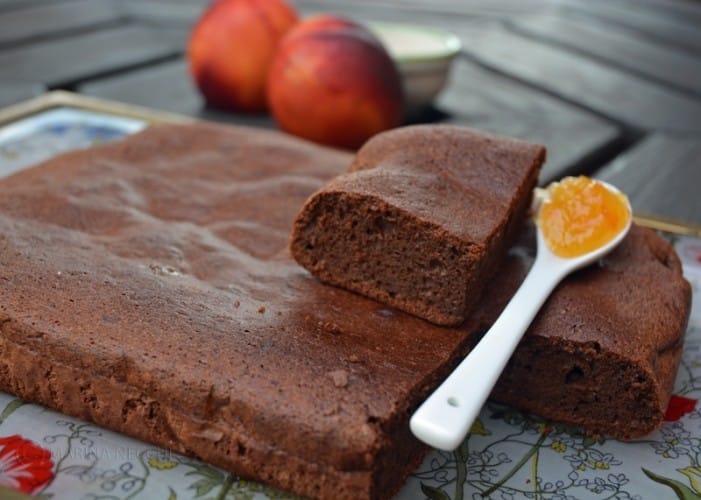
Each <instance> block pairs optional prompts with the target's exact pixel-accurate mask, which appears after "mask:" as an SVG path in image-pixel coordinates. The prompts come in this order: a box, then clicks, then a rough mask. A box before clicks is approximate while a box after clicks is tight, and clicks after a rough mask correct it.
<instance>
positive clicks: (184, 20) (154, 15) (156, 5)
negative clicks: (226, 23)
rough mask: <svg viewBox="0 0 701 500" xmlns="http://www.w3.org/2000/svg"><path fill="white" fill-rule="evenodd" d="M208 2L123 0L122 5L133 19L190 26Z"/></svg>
mask: <svg viewBox="0 0 701 500" xmlns="http://www.w3.org/2000/svg"><path fill="white" fill-rule="evenodd" d="M210 3H211V0H181V1H178V2H172V1H171V0H123V3H122V6H123V8H124V10H125V12H126V13H127V14H128V15H129V16H131V17H133V18H135V19H140V20H144V21H148V22H151V23H157V24H160V23H167V24H174V23H175V24H180V25H184V26H191V25H192V24H193V23H194V22H195V21H196V20H197V19H198V18H199V17H200V16H201V15H202V13H203V12H204V10H205V9H206V8H207V6H208V5H209V4H210Z"/></svg>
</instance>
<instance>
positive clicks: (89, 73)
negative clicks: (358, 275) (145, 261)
mask: <svg viewBox="0 0 701 500" xmlns="http://www.w3.org/2000/svg"><path fill="white" fill-rule="evenodd" d="M207 3H208V2H207V1H206V0H177V1H176V0H0V106H4V105H8V104H11V103H15V102H18V101H20V100H22V99H26V98H28V97H32V96H36V95H38V94H41V93H43V92H45V91H46V90H54V89H66V90H71V91H75V92H80V93H84V94H88V95H93V96H98V97H101V98H108V99H111V100H117V101H123V102H127V103H133V104H139V105H145V106H148V107H152V108H156V109H162V110H167V111H173V112H177V113H184V114H187V115H193V116H198V117H204V118H208V119H212V120H217V121H225V122H232V123H244V124H249V125H254V126H261V127H275V124H274V122H273V121H272V120H271V119H270V117H268V116H266V115H253V116H251V115H237V114H231V113H222V112H218V111H215V110H212V109H207V108H206V107H205V106H204V104H203V100H202V98H201V96H200V95H199V94H198V93H197V91H196V90H195V88H194V86H193V84H192V83H191V81H190V78H189V74H188V70H187V64H186V61H185V58H184V57H185V54H184V52H185V44H186V40H187V36H188V34H189V31H190V29H191V27H192V25H193V23H194V22H195V20H196V19H197V18H198V16H199V15H200V13H201V12H202V11H203V9H204V8H205V7H206V6H207ZM291 3H292V4H293V5H295V7H297V8H298V9H299V11H300V12H302V14H304V15H306V14H310V13H315V12H334V13H339V14H344V15H349V16H351V17H353V18H355V19H357V20H360V21H367V20H387V21H400V22H407V23H413V24H424V25H431V26H438V27H442V28H445V29H449V30H451V31H453V32H454V33H456V34H457V35H458V36H459V37H460V38H461V40H462V42H463V51H462V53H461V55H460V57H459V58H458V59H457V61H456V62H455V65H454V67H453V71H452V73H451V77H450V80H449V83H448V85H447V87H446V88H445V90H444V91H443V92H442V93H441V95H440V96H439V97H438V99H437V100H436V102H435V104H434V107H433V108H431V109H429V110H427V111H426V112H425V113H424V114H423V115H422V116H420V117H419V121H427V122H428V121H430V122H444V123H453V124H460V125H465V126H470V127H475V128H479V129H484V130H489V131H493V132H497V133H501V134H506V135H511V136H516V137H521V138H524V139H529V140H533V141H538V142H542V143H544V144H546V145H547V147H548V151H549V159H548V162H547V164H546V166H545V169H544V172H543V176H542V178H541V181H542V182H543V183H545V182H548V181H550V180H553V179H556V178H558V177H561V176H563V175H566V174H573V173H586V174H590V175H595V176H597V177H600V178H603V179H606V180H609V181H610V182H612V183H614V184H616V185H618V186H619V187H620V188H622V189H623V190H624V191H626V192H627V193H628V194H629V196H630V197H631V201H632V203H633V207H634V209H635V211H636V212H637V213H638V214H646V215H654V216H657V217H663V218H670V219H674V220H678V221H681V222H685V223H690V224H694V225H697V226H701V201H699V195H698V191H699V187H700V186H701V2H699V1H697V0H530V1H527V0H432V1H430V2H429V1H423V0H354V1H353V2H350V1H347V0H292V1H291Z"/></svg>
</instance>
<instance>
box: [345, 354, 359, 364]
mask: <svg viewBox="0 0 701 500" xmlns="http://www.w3.org/2000/svg"><path fill="white" fill-rule="evenodd" d="M348 361H350V362H351V363H358V362H359V361H360V358H359V357H358V356H356V355H355V354H351V355H350V356H348Z"/></svg>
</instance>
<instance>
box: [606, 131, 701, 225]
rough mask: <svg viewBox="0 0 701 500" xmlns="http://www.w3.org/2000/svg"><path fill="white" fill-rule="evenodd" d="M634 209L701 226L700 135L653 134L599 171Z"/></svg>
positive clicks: (642, 212)
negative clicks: (624, 194)
mask: <svg viewBox="0 0 701 500" xmlns="http://www.w3.org/2000/svg"><path fill="white" fill-rule="evenodd" d="M596 177H599V178H601V179H603V180H606V181H609V182H611V183H612V184H614V185H616V186H618V187H619V188H621V189H622V190H623V191H624V192H626V193H628V195H629V197H630V199H631V204H632V205H633V209H634V211H636V212H638V213H641V214H646V215H656V216H662V217H667V218H671V219H676V220H679V221H683V222H690V223H693V224H697V225H701V197H700V196H699V187H701V136H693V137H688V136H687V137H679V136H669V135H664V134H654V135H652V136H650V137H648V138H647V139H645V140H644V141H643V142H641V143H640V144H639V145H637V146H636V147H635V148H633V149H631V150H630V151H628V152H626V154H624V155H622V156H621V157H619V158H617V159H616V160H614V161H613V162H612V163H610V164H609V165H608V166H606V167H605V168H603V169H602V170H600V171H599V172H597V174H596Z"/></svg>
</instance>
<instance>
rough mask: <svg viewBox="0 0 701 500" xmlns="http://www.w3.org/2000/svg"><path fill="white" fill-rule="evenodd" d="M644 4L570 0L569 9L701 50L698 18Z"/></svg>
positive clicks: (677, 44)
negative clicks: (678, 14)
mask: <svg viewBox="0 0 701 500" xmlns="http://www.w3.org/2000/svg"><path fill="white" fill-rule="evenodd" d="M641 7H645V6H644V4H640V3H638V2H635V3H633V2H629V1H628V2H624V1H610V0H591V1H580V0H568V1H567V3H566V9H568V10H571V11H573V12H578V13H582V14H586V15H587V16H590V17H593V18H597V19H601V20H603V21H606V22H608V23H609V24H610V26H611V29H617V27H618V26H625V27H627V28H630V29H632V30H634V31H637V32H638V33H639V34H642V35H645V36H647V37H649V38H652V39H655V40H658V41H660V42H663V43H668V44H670V45H674V46H677V47H679V48H683V49H685V50H687V51H689V52H692V53H698V52H699V51H701V30H700V29H699V25H698V22H696V21H695V20H693V19H688V18H683V17H680V16H677V15H674V14H673V11H671V10H670V9H657V10H655V9H650V8H641ZM699 9H701V7H699Z"/></svg>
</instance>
